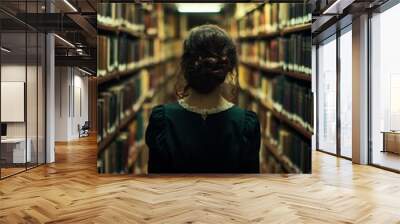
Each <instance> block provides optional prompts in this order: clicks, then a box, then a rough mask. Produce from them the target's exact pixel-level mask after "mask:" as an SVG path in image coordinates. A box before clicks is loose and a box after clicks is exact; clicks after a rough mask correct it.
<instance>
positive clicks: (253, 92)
mask: <svg viewBox="0 0 400 224" xmlns="http://www.w3.org/2000/svg"><path fill="white" fill-rule="evenodd" d="M241 89H242V91H244V92H246V93H248V94H249V95H250V96H251V97H253V98H254V99H256V100H257V101H258V102H259V103H260V105H261V106H263V107H264V108H265V109H267V110H269V111H271V112H272V114H273V115H274V116H275V117H276V118H277V119H279V120H280V121H282V122H284V123H286V124H287V125H288V126H290V127H291V128H293V129H294V130H296V131H297V132H298V133H300V134H301V135H303V136H304V137H306V138H307V139H311V137H312V132H311V131H309V130H307V129H306V128H305V127H303V126H302V125H301V124H300V123H298V122H297V121H294V120H292V119H290V118H289V117H287V116H286V115H285V114H283V113H281V112H279V111H277V110H276V109H275V108H274V107H273V106H272V103H271V102H269V101H267V100H265V99H262V98H261V97H259V95H258V94H257V90H255V89H252V88H248V89H244V88H241Z"/></svg>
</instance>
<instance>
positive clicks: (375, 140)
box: [371, 4, 400, 170]
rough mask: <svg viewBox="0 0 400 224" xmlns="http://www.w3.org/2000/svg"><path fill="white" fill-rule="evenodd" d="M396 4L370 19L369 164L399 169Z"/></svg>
mask: <svg viewBox="0 0 400 224" xmlns="http://www.w3.org/2000/svg"><path fill="white" fill-rule="evenodd" d="M398 21H400V4H398V5H396V6H394V7H392V8H390V9H388V10H387V11H384V12H383V13H380V14H376V15H374V16H373V17H372V19H371V26H372V27H371V28H372V32H371V33H372V37H371V41H372V49H371V51H372V55H371V59H372V64H371V65H372V73H371V76H372V77H371V88H372V89H371V91H372V93H371V110H372V111H371V121H372V125H371V129H372V130H371V134H372V136H371V137H372V163H374V164H378V165H380V166H384V167H388V168H392V169H396V170H400V113H399V96H400V86H399V84H400V83H399V82H400V63H399V57H398V52H400V45H399V42H398V40H399V39H400V32H398V30H397V29H393V27H397V26H398Z"/></svg>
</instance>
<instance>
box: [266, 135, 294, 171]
mask: <svg viewBox="0 0 400 224" xmlns="http://www.w3.org/2000/svg"><path fill="white" fill-rule="evenodd" d="M263 144H264V146H265V147H266V148H267V149H268V151H269V152H270V153H271V154H272V156H273V157H275V159H276V160H277V161H278V162H279V163H280V164H281V165H282V167H283V169H284V170H285V171H286V172H288V173H301V171H300V169H299V168H298V167H297V166H296V165H294V164H293V163H292V162H291V161H290V159H289V158H288V157H287V156H286V155H284V154H282V153H280V152H279V150H278V146H277V145H275V144H273V143H272V142H271V140H270V139H269V138H267V137H265V138H263Z"/></svg>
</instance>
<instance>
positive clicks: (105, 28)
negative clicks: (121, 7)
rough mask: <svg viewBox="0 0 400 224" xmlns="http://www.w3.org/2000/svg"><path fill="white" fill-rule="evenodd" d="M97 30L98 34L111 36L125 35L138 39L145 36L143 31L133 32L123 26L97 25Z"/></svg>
mask: <svg viewBox="0 0 400 224" xmlns="http://www.w3.org/2000/svg"><path fill="white" fill-rule="evenodd" d="M97 30H98V32H99V33H102V32H104V33H111V34H119V33H125V34H127V35H129V36H131V37H133V38H140V37H144V36H146V34H145V32H144V31H139V30H137V31H135V30H131V29H129V28H127V27H124V26H111V25H107V24H103V23H97ZM150 36H153V35H150Z"/></svg>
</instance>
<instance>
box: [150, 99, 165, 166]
mask: <svg viewBox="0 0 400 224" xmlns="http://www.w3.org/2000/svg"><path fill="white" fill-rule="evenodd" d="M166 135H167V130H166V121H165V108H164V106H163V105H159V106H156V107H154V108H153V110H152V112H151V115H150V119H149V124H148V126H147V129H146V144H147V146H148V148H149V161H148V172H149V173H160V172H162V171H163V170H164V169H163V168H164V167H165V164H164V163H165V159H163V157H164V156H163V154H164V153H165V149H163V147H165V146H166V144H165V141H166V138H167V136H166Z"/></svg>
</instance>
